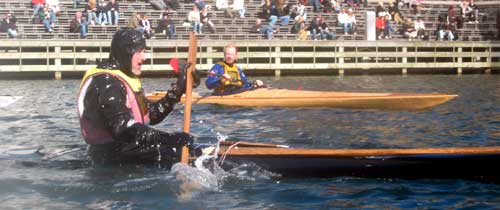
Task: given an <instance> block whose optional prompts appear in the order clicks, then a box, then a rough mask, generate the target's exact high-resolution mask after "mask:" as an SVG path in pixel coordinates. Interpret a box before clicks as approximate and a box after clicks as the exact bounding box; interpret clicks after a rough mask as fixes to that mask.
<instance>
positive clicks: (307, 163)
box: [218, 145, 500, 182]
mask: <svg viewBox="0 0 500 210" xmlns="http://www.w3.org/2000/svg"><path fill="white" fill-rule="evenodd" d="M218 155H219V156H220V158H221V159H224V162H223V163H222V167H223V168H224V169H226V170H227V169H230V168H232V167H234V166H235V165H239V164H242V163H254V164H256V165H258V166H259V167H261V168H263V169H266V170H268V171H271V172H274V173H278V174H280V175H281V176H283V177H339V176H356V177H373V178H403V179H417V178H446V179H450V178H460V179H473V180H481V181H491V182H499V181H500V176H499V175H500V173H499V172H497V170H494V167H495V165H496V164H497V163H498V161H500V147H469V148H420V149H295V148H277V147H275V148H273V147H261V146H252V145H249V146H245V145H242V146H234V147H229V146H227V145H226V146H222V147H221V149H220V151H219V153H218Z"/></svg>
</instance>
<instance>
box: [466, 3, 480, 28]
mask: <svg viewBox="0 0 500 210" xmlns="http://www.w3.org/2000/svg"><path fill="white" fill-rule="evenodd" d="M468 18H469V23H472V22H475V23H479V7H478V6H477V4H476V3H474V0H470V3H469V12H468Z"/></svg>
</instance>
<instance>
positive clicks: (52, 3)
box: [45, 0, 61, 15]
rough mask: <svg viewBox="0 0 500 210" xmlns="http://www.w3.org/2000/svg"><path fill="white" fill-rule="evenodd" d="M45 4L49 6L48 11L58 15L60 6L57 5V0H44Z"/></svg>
mask: <svg viewBox="0 0 500 210" xmlns="http://www.w3.org/2000/svg"><path fill="white" fill-rule="evenodd" d="M45 6H46V7H49V11H51V12H53V13H54V15H59V14H60V12H61V7H59V0H45Z"/></svg>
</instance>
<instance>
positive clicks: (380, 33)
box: [375, 13, 385, 39]
mask: <svg viewBox="0 0 500 210" xmlns="http://www.w3.org/2000/svg"><path fill="white" fill-rule="evenodd" d="M379 14H382V13H379ZM375 29H376V31H375V33H376V34H377V38H378V39H382V37H384V35H385V34H384V32H385V16H383V15H378V16H377V18H375Z"/></svg>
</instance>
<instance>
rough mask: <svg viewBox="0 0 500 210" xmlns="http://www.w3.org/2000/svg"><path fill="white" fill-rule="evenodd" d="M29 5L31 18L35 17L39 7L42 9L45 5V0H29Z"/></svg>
mask: <svg viewBox="0 0 500 210" xmlns="http://www.w3.org/2000/svg"><path fill="white" fill-rule="evenodd" d="M31 7H33V15H32V16H33V18H35V17H36V16H37V15H38V13H39V12H40V9H43V8H44V7H45V0H31Z"/></svg>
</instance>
